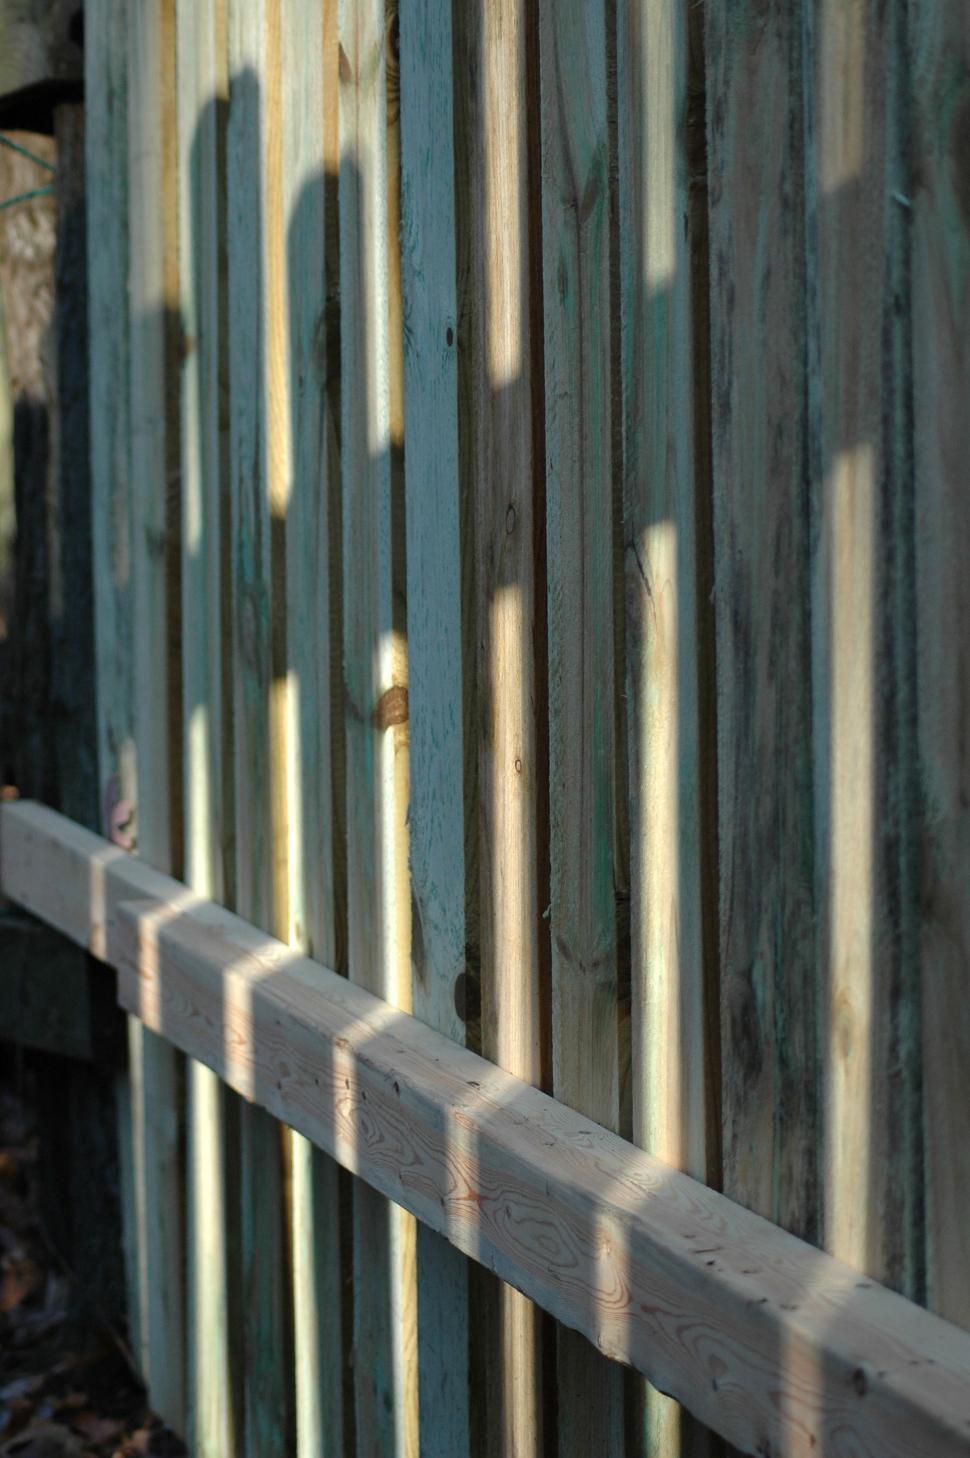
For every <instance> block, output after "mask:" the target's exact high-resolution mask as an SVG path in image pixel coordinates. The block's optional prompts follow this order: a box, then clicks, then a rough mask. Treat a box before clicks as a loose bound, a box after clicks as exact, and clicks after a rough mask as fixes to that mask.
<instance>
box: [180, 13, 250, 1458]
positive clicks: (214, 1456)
mask: <svg viewBox="0 0 970 1458" xmlns="http://www.w3.org/2000/svg"><path fill="white" fill-rule="evenodd" d="M176 42H177V78H178V119H177V125H178V149H179V264H180V272H179V278H180V288H179V309H180V315H181V317H180V327H181V335H182V349H181V381H180V388H181V422H182V430H181V444H182V460H181V483H182V624H183V633H182V675H183V720H182V742H183V752H184V756H185V763H184V768H185V773H184V782H183V793H184V815H183V823H184V834H185V877H186V881H187V883H188V884H189V885H190V886H191V887H192V888H193V889H194V890H196V891H198V892H199V893H200V895H203V896H209V897H212V898H213V899H214V900H216V901H219V902H222V903H225V902H226V900H227V897H228V896H229V893H230V888H231V884H232V878H231V877H228V878H227V875H226V861H227V856H228V854H229V844H230V834H231V824H232V820H231V816H232V804H231V796H230V795H227V793H226V790H227V788H228V780H229V775H230V774H231V770H232V752H231V704H230V702H229V701H228V694H227V693H226V686H227V682H228V671H229V668H230V666H231V657H232V655H231V652H230V651H228V645H227V644H226V641H225V628H226V627H227V622H226V621H225V604H226V603H227V601H228V592H229V583H228V580H227V573H226V557H227V550H228V541H227V537H228V495H227V487H228V479H229V442H228V436H227V433H226V428H225V424H226V423H225V410H224V406H223V401H224V398H225V395H226V392H227V387H228V358H227V354H226V349H225V342H226V328H227V317H226V287H225V285H226V212H225V208H226V193H225V185H226V184H225V126H226V111H227V108H228V104H229V76H228V69H227V67H228V52H227V35H226V11H225V4H224V0H204V3H202V4H196V3H194V0H180V3H179V6H178V13H177V36H176ZM233 1097H234V1096H233V1095H232V1094H231V1093H229V1091H228V1090H227V1089H225V1087H224V1085H222V1084H221V1083H220V1081H219V1079H218V1078H217V1077H216V1075H215V1074H214V1073H213V1072H212V1071H211V1069H209V1068H206V1067H205V1066H204V1065H203V1064H201V1063H195V1062H190V1063H189V1065H188V1068H187V1069H186V1129H187V1146H186V1222H187V1229H186V1280H187V1310H188V1331H187V1346H188V1371H187V1379H186V1380H187V1407H188V1413H187V1438H188V1441H189V1444H190V1446H191V1448H192V1451H193V1452H194V1453H196V1454H198V1455H199V1458H221V1455H222V1454H224V1453H227V1452H234V1451H237V1450H238V1448H239V1447H240V1446H241V1444H242V1388H241V1380H240V1371H239V1348H238V1342H237V1340H236V1335H237V1333H236V1323H235V1321H234V1316H235V1310H234V1300H233V1297H232V1294H231V1293H232V1292H233V1291H234V1289H236V1288H237V1286H238V1271H237V1270H235V1269H234V1268H233V1257H234V1255H235V1254H236V1240H237V1237H238V1230H237V1225H238V1202H239V1188H238V1170H237V1168H236V1165H237V1161H236V1159H235V1157H234V1151H235V1146H236V1144H237V1143H238V1137H239V1136H238V1111H237V1110H235V1109H234V1108H233V1107H232V1100H233Z"/></svg>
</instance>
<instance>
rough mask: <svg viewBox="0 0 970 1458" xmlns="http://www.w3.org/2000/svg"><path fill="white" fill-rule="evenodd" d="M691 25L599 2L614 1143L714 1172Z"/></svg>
mask: <svg viewBox="0 0 970 1458" xmlns="http://www.w3.org/2000/svg"><path fill="white" fill-rule="evenodd" d="M700 31H701V22H700V18H699V17H695V16H692V15H691V13H690V11H689V10H688V9H687V8H685V7H684V6H683V5H681V4H680V3H677V0H674V3H664V4H657V5H653V6H650V7H646V6H643V5H642V4H640V3H638V0H620V4H619V5H618V11H617V33H618V44H617V85H618V112H619V168H618V172H619V179H620V180H619V196H620V229H619V232H620V300H621V308H620V321H621V322H620V329H621V353H620V368H621V388H622V412H623V413H622V419H623V429H622V446H623V547H624V553H625V580H626V615H627V620H626V629H627V632H626V642H627V665H626V667H627V684H628V712H629V716H630V729H629V756H630V759H629V762H630V798H631V808H630V815H631V842H632V844H631V926H630V936H631V956H630V960H631V968H632V974H631V1001H632V1024H633V1027H632V1043H633V1048H632V1059H631V1062H632V1083H633V1088H632V1099H633V1138H634V1140H635V1142H636V1143H637V1144H640V1145H641V1146H642V1147H643V1148H644V1149H647V1150H649V1151H650V1153H651V1154H655V1155H656V1156H657V1157H658V1158H659V1159H662V1160H663V1161H664V1162H665V1163H667V1164H670V1165H674V1166H675V1167H677V1168H679V1169H683V1170H685V1171H686V1172H687V1173H689V1174H691V1175H693V1176H694V1177H695V1178H696V1179H699V1180H703V1181H704V1182H705V1183H708V1184H711V1185H713V1186H715V1187H716V1186H717V1184H718V1181H719V1177H720V1149H719V1144H720V1129H719V1127H718V1119H719V1092H720V1090H719V1088H718V1086H717V1077H718V1065H719V1058H718V1053H719V1050H718V1046H717V1038H718V1028H717V1006H716V999H717V980H716V964H715V963H716V948H715V946H713V945H712V942H713V940H714V939H713V937H712V936H711V928H712V910H713V908H712V904H711V902H712V894H711V893H712V890H713V889H714V875H713V874H712V871H713V870H714V868H713V866H712V857H711V854H710V851H711V845H712V829H713V827H714V824H715V818H716V805H715V804H714V803H713V795H712V789H713V779H712V775H711V767H712V766H711V757H712V750H713V732H712V731H713V724H712V721H711V713H710V711H711V707H712V705H711V702H710V699H709V679H710V676H711V665H712V664H713V643H712V642H711V641H709V640H708V638H707V634H708V632H709V627H710V620H709V614H708V613H705V607H706V605H707V604H706V597H707V594H709V592H710V583H709V582H708V581H707V579H708V577H709V575H710V569H709V564H708V554H709V543H708V541H707V540H706V532H707V531H708V530H709V504H708V503H709V492H710V442H709V430H708V424H707V418H706V416H707V392H708V389H709V362H708V357H707V355H708V318H707V278H706V270H707V231H706V225H707V217H706V204H707V198H706V189H705V176H704V170H703V169H704V131H703V129H704V113H703V104H702V102H703V91H702V87H703V80H704V78H703V69H702V63H703V49H702V45H701V37H700ZM643 1399H644V1411H643V1432H644V1444H645V1448H646V1451H647V1452H649V1453H654V1452H662V1453H664V1454H665V1455H669V1458H675V1455H677V1454H679V1453H690V1454H695V1455H700V1454H701V1453H704V1452H708V1451H710V1443H709V1441H708V1440H709V1436H710V1435H708V1434H705V1433H704V1432H703V1430H701V1429H700V1428H699V1426H698V1425H697V1424H695V1423H692V1422H691V1420H690V1418H689V1415H687V1414H685V1413H684V1412H683V1410H682V1409H679V1408H678V1407H677V1406H676V1404H674V1403H672V1402H671V1401H670V1400H669V1399H668V1398H665V1397H664V1396H663V1395H662V1394H660V1393H658V1392H656V1391H654V1390H651V1389H649V1388H648V1389H646V1391H645V1393H644V1394H643Z"/></svg>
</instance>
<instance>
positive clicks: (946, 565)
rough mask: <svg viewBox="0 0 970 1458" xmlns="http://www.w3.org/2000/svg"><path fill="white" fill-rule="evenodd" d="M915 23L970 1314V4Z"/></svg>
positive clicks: (923, 675) (922, 383)
mask: <svg viewBox="0 0 970 1458" xmlns="http://www.w3.org/2000/svg"><path fill="white" fill-rule="evenodd" d="M906 24H907V26H908V29H909V43H908V47H907V48H906V54H907V56H908V57H911V58H912V59H911V66H912V70H911V73H910V84H911V108H910V112H909V121H910V126H911V127H912V129H913V135H912V138H911V142H910V156H911V160H912V166H913V172H914V176H913V178H912V180H911V182H908V183H907V185H908V186H909V187H910V196H909V197H907V194H906V193H905V192H904V193H902V195H901V196H902V199H903V200H902V201H901V200H900V198H898V197H897V198H896V199H894V201H895V202H896V205H897V207H898V208H899V209H900V212H901V213H902V214H903V215H904V217H905V220H906V222H907V223H908V224H909V225H910V228H911V239H912V288H913V296H912V317H913V406H914V411H913V415H914V420H915V430H914V438H913V467H914V474H915V504H914V519H915V522H916V524H917V526H918V529H917V532H916V537H915V540H916V561H917V587H916V599H917V607H918V612H917V625H916V626H917V634H918V638H917V643H918V653H917V662H918V685H919V692H918V695H917V699H916V702H917V711H916V712H917V720H918V735H919V749H920V767H921V771H922V781H923V791H924V795H925V803H924V807H923V814H924V816H925V823H924V828H923V832H922V835H921V836H920V837H919V841H918V844H919V845H920V847H921V850H922V864H921V866H920V872H921V880H920V889H921V892H922V901H921V912H922V919H921V924H920V928H919V935H920V952H921V960H922V967H921V976H922V1020H923V1028H922V1046H923V1099H924V1110H923V1113H924V1129H925V1149H924V1177H925V1197H926V1234H927V1241H926V1243H927V1295H928V1299H929V1303H930V1305H931V1306H932V1307H933V1309H934V1310H936V1311H939V1312H940V1313H941V1314H942V1315H944V1316H946V1317H949V1319H950V1320H951V1321H956V1322H959V1323H960V1325H961V1326H965V1327H970V1221H968V1219H967V1210H968V1208H970V1141H968V1139H967V1065H968V1062H970V1000H968V998H967V966H968V963H970V898H968V896H967V865H968V857H970V814H968V805H970V739H968V736H967V729H966V723H967V719H966V714H967V699H968V694H970V574H968V573H967V561H966V552H967V542H968V540H970V492H968V490H967V406H968V402H970V10H968V8H967V6H966V5H965V4H962V3H961V0H916V3H914V4H911V5H909V6H908V7H907V8H906ZM907 202H911V203H912V208H911V209H910V208H908V207H907V206H906V203H907Z"/></svg>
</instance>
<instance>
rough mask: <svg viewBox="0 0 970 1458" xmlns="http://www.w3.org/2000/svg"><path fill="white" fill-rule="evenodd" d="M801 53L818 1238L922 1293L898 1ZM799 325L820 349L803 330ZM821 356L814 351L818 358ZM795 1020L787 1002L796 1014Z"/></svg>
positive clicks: (833, 30)
mask: <svg viewBox="0 0 970 1458" xmlns="http://www.w3.org/2000/svg"><path fill="white" fill-rule="evenodd" d="M812 22H813V24H812V25H811V26H810V27H809V30H808V35H809V40H810V46H811V49H810V52H809V54H808V55H807V81H808V86H809V100H810V105H809V108H808V117H809V126H810V135H809V141H810V146H811V151H810V163H811V165H810V168H809V170H808V174H807V177H806V186H807V191H808V197H809V212H808V218H807V239H808V253H807V264H808V269H809V283H810V289H809V294H808V310H809V314H808V320H809V330H810V339H811V347H810V352H809V355H808V358H807V360H806V366H805V368H806V371H807V380H808V402H809V410H810V418H809V428H810V450H811V452H812V456H811V475H812V480H813V497H814V499H813V506H812V520H813V526H814V531H813V555H812V573H813V584H812V633H813V645H812V672H813V711H812V718H813V734H814V755H815V763H814V785H815V841H816V866H817V898H816V899H817V906H818V913H819V933H820V939H819V948H818V955H819V961H820V966H821V968H822V969H823V979H824V989H825V993H824V1002H823V1004H822V1014H823V1023H822V1044H821V1047H820V1049H819V1066H820V1073H821V1078H822V1097H823V1100H824V1116H825V1119H824V1129H825V1138H824V1144H823V1164H822V1175H823V1186H822V1191H821V1193H822V1207H821V1211H820V1217H821V1222H822V1235H823V1238H824V1243H825V1248H826V1249H827V1250H829V1251H831V1252H832V1254H834V1255H837V1256H839V1257H840V1258H841V1259H843V1260H845V1261H847V1262H848V1263H849V1264H851V1265H853V1266H855V1268H856V1269H857V1270H860V1271H865V1272H868V1273H869V1274H871V1275H873V1276H875V1277H877V1279H879V1280H881V1281H885V1282H887V1283H888V1284H890V1285H892V1286H894V1287H896V1289H899V1290H903V1291H905V1292H906V1293H907V1294H909V1295H914V1296H916V1295H918V1294H919V1292H920V1288H921V1284H922V1283H921V1280H920V1270H921V1265H922V1251H921V1208H920V1207H921V1203H922V1202H921V1190H920V1184H921V1178H920V1168H919V1164H920V1159H919V1143H920V1103H919V1051H920V1050H919V1041H918V1028H919V976H918V965H917V956H918V939H917V936H916V918H917V916H918V904H917V903H918V894H919V892H918V886H917V884H916V876H915V862H914V857H913V847H915V844H916V827H917V813H918V810H917V804H916V792H917V766H916V759H915V749H916V746H915V734H914V732H913V730H914V728H915V725H914V721H913V714H912V706H913V699H914V695H915V688H916V684H915V662H914V659H913V655H912V649H913V647H914V637H913V618H914V600H913V552H912V520H911V510H912V469H911V461H910V452H911V441H910V438H909V428H908V425H907V420H908V418H909V415H910V405H909V400H910V389H911V380H910V368H911V366H910V358H909V312H908V308H907V303H906V292H907V285H906V274H907V268H908V265H907V259H906V253H907V248H908V244H907V237H906V235H907V232H908V229H909V220H908V218H907V216H906V211H905V209H904V208H903V207H901V206H900V204H899V202H898V201H897V200H896V198H895V197H894V196H893V192H894V190H896V191H898V187H899V185H900V184H901V182H902V179H903V174H904V166H905V160H904V159H905V150H906V146H907V142H906V138H905V131H906V123H905V106H906V101H905V96H904V93H903V77H902V74H901V71H900V67H899V65H898V63H897V59H896V58H897V57H898V55H899V54H900V45H901V41H902V35H901V31H900V27H899V24H898V22H897V17H896V15H895V14H894V13H893V12H892V11H885V10H883V9H882V7H880V6H878V5H871V4H867V3H858V0H855V3H852V4H847V5H836V4H828V3H824V4H819V5H817V6H816V7H815V8H814V12H813V15H812ZM816 340H817V343H816ZM816 351H817V352H816ZM803 1016H804V1013H803Z"/></svg>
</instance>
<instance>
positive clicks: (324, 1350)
mask: <svg viewBox="0 0 970 1458" xmlns="http://www.w3.org/2000/svg"><path fill="white" fill-rule="evenodd" d="M331 44H333V40H332V38H331ZM281 45H282V54H281V60H282V70H283V75H284V76H285V77H286V86H285V88H284V92H283V154H282V169H283V175H282V186H283V208H284V213H285V219H286V336H287V337H286V368H287V382H286V393H287V399H288V403H289V421H288V428H289V481H288V486H287V501H286V516H285V530H286V680H287V696H288V702H287V714H288V720H287V744H286V767H287V775H288V781H289V806H290V812H289V822H288V823H289V888H288V898H287V903H288V910H289V929H288V941H289V942H290V944H291V945H292V946H294V947H296V948H298V949H299V950H300V951H303V952H306V953H308V954H310V955H313V956H316V957H317V958H319V959H320V960H321V961H323V962H325V963H326V964H327V966H330V967H337V966H339V965H341V964H342V961H343V952H342V948H341V946H340V940H339V928H340V922H341V918H340V917H339V916H338V911H337V886H336V868H337V867H338V865H339V858H338V856H337V855H336V854H335V843H336V839H337V833H338V832H337V825H336V814H335V806H334V773H333V728H332V712H331V710H332V704H331V698H332V693H331V685H332V681H333V679H334V678H335V676H336V673H338V672H339V668H340V659H341V641H340V631H339V620H338V622H337V623H336V625H335V627H334V628H332V627H331V623H330V601H331V596H332V586H331V574H332V572H333V563H334V561H335V559H339V553H340V548H341V541H340V534H339V530H337V531H336V532H335V530H334V523H333V521H332V519H331V511H330V499H331V495H332V491H333V485H332V483H331V481H330V479H329V477H330V471H331V470H332V469H333V465H334V463H333V460H332V458H328V452H327V430H328V422H327V420H326V418H325V388H326V366H327V344H328V340H327V317H326V290H327V267H328V260H327V256H326V255H327V229H326V216H325V209H326V201H327V199H326V187H325V178H324V126H325V123H326V115H327V110H328V108H329V109H330V110H331V111H332V112H334V113H335V112H336V107H337V96H336V89H335V87H334V86H333V85H332V84H331V92H332V94H329V95H327V94H325V82H324V75H325V64H326V58H325V52H324V46H325V34H324V19H323V15H322V12H321V7H320V5H319V4H318V3H316V0H306V3H301V4H299V5H296V6H293V5H290V6H288V7H287V11H286V24H285V26H283V28H282V34H281ZM328 79H330V80H331V83H332V81H333V79H335V78H333V77H330V78H328ZM332 232H333V230H332V229H331V235H332ZM330 429H331V430H332V424H331V425H330ZM290 1174H291V1181H292V1188H291V1230H290V1242H291V1250H292V1271H293V1313H294V1327H295V1340H294V1355H295V1364H296V1373H295V1375H296V1432H297V1447H296V1451H297V1454H298V1458H324V1455H329V1454H332V1453H334V1454H336V1453H342V1452H343V1446H344V1412H343V1387H342V1382H341V1361H342V1345H343V1323H342V1278H341V1270H340V1240H341V1231H340V1212H339V1193H338V1172H337V1166H336V1165H335V1164H334V1162H333V1161H332V1160H331V1159H329V1158H328V1157H327V1156H326V1155H325V1154H323V1153H322V1151H320V1150H319V1149H315V1148H314V1147H313V1145H311V1144H310V1143H308V1141H307V1140H305V1139H303V1138H302V1137H301V1136H300V1135H298V1134H294V1135H292V1139H291V1146H290Z"/></svg>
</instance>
